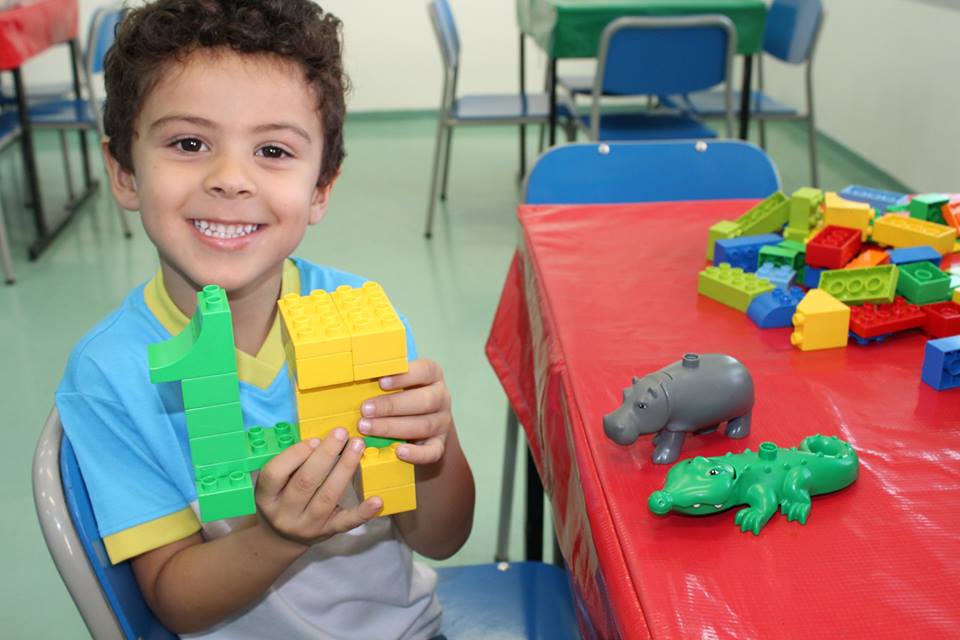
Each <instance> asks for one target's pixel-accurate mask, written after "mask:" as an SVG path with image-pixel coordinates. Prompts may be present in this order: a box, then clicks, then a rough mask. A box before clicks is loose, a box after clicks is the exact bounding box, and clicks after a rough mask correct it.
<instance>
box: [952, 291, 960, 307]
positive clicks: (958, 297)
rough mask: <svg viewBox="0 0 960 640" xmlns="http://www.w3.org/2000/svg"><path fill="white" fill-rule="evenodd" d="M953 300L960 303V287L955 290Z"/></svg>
mask: <svg viewBox="0 0 960 640" xmlns="http://www.w3.org/2000/svg"><path fill="white" fill-rule="evenodd" d="M953 301H954V302H956V303H957V304H960V289H957V290H956V291H954V292H953Z"/></svg>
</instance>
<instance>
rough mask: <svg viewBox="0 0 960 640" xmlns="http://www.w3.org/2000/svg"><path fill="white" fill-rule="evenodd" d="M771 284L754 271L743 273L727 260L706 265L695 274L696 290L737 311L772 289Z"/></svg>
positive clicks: (742, 309) (744, 308) (744, 309)
mask: <svg viewBox="0 0 960 640" xmlns="http://www.w3.org/2000/svg"><path fill="white" fill-rule="evenodd" d="M773 289H774V286H773V284H772V283H771V282H770V281H769V280H767V279H766V278H758V277H757V274H755V273H744V271H743V269H740V268H739V267H738V268H736V269H733V268H731V267H730V264H729V263H728V262H721V263H720V265H719V266H716V267H713V266H711V267H707V268H706V269H704V270H703V271H701V272H700V273H699V274H698V276H697V291H698V292H699V293H700V294H701V295H704V296H707V297H708V298H712V299H713V300H716V301H717V302H721V303H723V304H725V305H727V306H728V307H733V308H734V309H736V310H737V311H744V312H745V311H746V310H747V307H749V306H750V303H751V302H752V301H753V299H754V298H756V297H757V296H759V295H760V294H762V293H766V292H767V291H773Z"/></svg>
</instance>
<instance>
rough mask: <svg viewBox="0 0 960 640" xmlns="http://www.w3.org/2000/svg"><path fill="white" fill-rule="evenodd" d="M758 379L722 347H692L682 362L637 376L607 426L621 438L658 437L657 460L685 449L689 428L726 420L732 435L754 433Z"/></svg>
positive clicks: (700, 429) (703, 429)
mask: <svg viewBox="0 0 960 640" xmlns="http://www.w3.org/2000/svg"><path fill="white" fill-rule="evenodd" d="M752 412H753V379H752V378H751V377H750V372H749V371H747V368H746V367H744V366H743V365H742V364H741V363H740V362H739V361H738V360H737V359H736V358H732V357H730V356H727V355H723V354H720V353H705V354H703V355H698V354H696V353H688V354H685V355H684V356H683V359H682V360H680V361H679V362H674V363H672V364H669V365H667V366H666V367H664V368H663V369H660V370H659V371H654V372H653V373H650V374H647V375H645V376H643V377H642V378H636V377H634V379H633V384H631V385H630V386H629V387H627V388H626V389H624V390H623V404H622V405H620V407H619V408H618V409H617V410H616V411H614V412H613V413H609V414H607V415H605V416H604V417H603V431H604V432H605V433H606V434H607V437H608V438H610V439H611V440H613V441H614V442H616V443H618V444H623V445H628V444H633V443H634V442H635V441H636V440H637V438H638V437H639V436H640V435H642V434H648V433H654V432H657V435H656V436H654V438H653V444H654V447H655V448H654V451H653V462H654V464H670V463H672V462H674V461H676V459H677V457H678V456H679V455H680V448H681V447H682V446H683V440H684V438H686V435H687V434H688V433H710V432H711V431H714V430H716V429H717V427H719V426H720V423H721V422H726V423H727V428H726V434H727V437H728V438H743V437H745V436H747V435H749V433H750V417H751V414H752Z"/></svg>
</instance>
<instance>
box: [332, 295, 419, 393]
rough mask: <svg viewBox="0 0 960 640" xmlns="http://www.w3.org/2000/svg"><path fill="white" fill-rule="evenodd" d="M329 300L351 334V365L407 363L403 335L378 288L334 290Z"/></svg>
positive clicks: (391, 310) (404, 334)
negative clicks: (387, 362) (332, 302)
mask: <svg viewBox="0 0 960 640" xmlns="http://www.w3.org/2000/svg"><path fill="white" fill-rule="evenodd" d="M332 298H333V300H334V302H335V303H336V306H337V309H338V310H339V311H340V316H341V317H342V318H343V321H344V323H345V324H346V325H347V330H348V332H349V334H350V342H351V349H352V351H353V363H354V365H358V364H368V363H371V362H380V361H384V360H398V359H400V358H403V359H406V357H407V336H406V331H405V330H404V328H403V323H402V322H401V321H400V316H398V315H397V312H396V311H394V309H393V305H391V304H390V300H389V299H388V298H387V294H385V293H384V292H383V288H382V287H381V286H380V285H379V284H377V283H376V282H365V283H364V284H363V286H362V287H360V288H353V287H348V286H341V287H337V290H336V291H335V292H334V293H333V295H332ZM365 377H368V378H369V377H371V376H365Z"/></svg>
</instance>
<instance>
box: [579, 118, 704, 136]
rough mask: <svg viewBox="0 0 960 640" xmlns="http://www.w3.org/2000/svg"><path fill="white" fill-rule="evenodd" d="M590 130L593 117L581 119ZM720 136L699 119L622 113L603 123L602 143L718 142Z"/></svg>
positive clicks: (603, 120) (604, 119) (601, 125)
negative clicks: (616, 141) (702, 139)
mask: <svg viewBox="0 0 960 640" xmlns="http://www.w3.org/2000/svg"><path fill="white" fill-rule="evenodd" d="M581 122H582V123H583V126H584V127H586V129H587V130H588V131H589V130H590V117H589V116H583V117H581ZM716 137H717V132H716V131H714V130H713V129H711V128H710V127H708V126H707V125H705V124H704V123H702V122H700V121H699V120H697V119H696V118H692V117H690V116H686V115H682V114H672V113H663V114H660V113H618V114H611V115H606V116H603V117H602V118H601V119H600V137H599V139H600V140H604V141H610V140H682V139H691V138H716Z"/></svg>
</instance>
